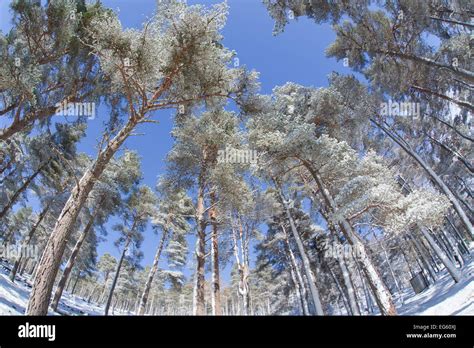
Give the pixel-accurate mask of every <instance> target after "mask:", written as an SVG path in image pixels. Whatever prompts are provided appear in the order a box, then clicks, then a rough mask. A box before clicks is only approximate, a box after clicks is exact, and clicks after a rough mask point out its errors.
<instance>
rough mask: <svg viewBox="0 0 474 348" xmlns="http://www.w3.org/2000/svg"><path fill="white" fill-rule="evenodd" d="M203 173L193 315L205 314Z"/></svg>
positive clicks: (198, 213)
mask: <svg viewBox="0 0 474 348" xmlns="http://www.w3.org/2000/svg"><path fill="white" fill-rule="evenodd" d="M203 176H204V173H201V175H200V177H199V183H198V185H199V188H198V197H197V207H196V213H197V225H198V226H197V228H198V231H197V241H196V274H195V277H196V278H195V285H194V286H195V288H194V296H193V315H204V314H206V312H205V311H206V309H205V298H204V281H205V268H204V266H205V261H206V221H205V218H204V211H205V208H204V177H203Z"/></svg>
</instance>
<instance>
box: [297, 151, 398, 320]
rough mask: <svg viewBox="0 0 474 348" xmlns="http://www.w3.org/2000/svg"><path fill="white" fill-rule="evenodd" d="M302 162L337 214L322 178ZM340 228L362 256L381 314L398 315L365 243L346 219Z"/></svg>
mask: <svg viewBox="0 0 474 348" xmlns="http://www.w3.org/2000/svg"><path fill="white" fill-rule="evenodd" d="M302 162H303V164H304V166H305V167H306V168H307V169H308V171H309V172H310V173H311V175H312V177H313V179H314V180H315V182H316V184H317V185H318V187H319V190H320V191H321V194H322V196H323V199H324V201H325V203H326V205H327V207H328V209H329V211H330V212H332V213H336V212H337V206H336V203H335V202H334V199H333V198H332V196H331V194H330V193H329V191H328V190H327V188H326V186H325V185H324V183H323V181H322V179H321V177H320V176H319V174H318V173H317V172H316V171H315V170H314V169H313V167H312V165H311V163H309V162H307V161H305V160H303V161H302ZM339 226H340V228H341V231H342V232H343V234H344V236H345V237H346V238H347V241H348V243H349V244H350V245H351V246H352V248H354V249H355V250H357V251H358V253H359V255H360V258H359V259H358V260H357V261H358V262H359V264H360V267H361V268H362V271H363V273H364V275H365V276H366V278H367V281H368V284H369V286H370V288H371V289H372V291H373V293H374V296H375V299H376V302H377V305H378V307H379V309H380V313H381V314H382V315H396V314H397V310H396V308H395V305H394V303H393V300H392V296H391V295H390V292H389V291H388V289H387V287H386V286H385V284H384V282H383V280H382V277H381V276H380V274H379V273H378V271H377V269H376V268H375V266H374V264H373V263H372V261H371V260H370V258H369V255H368V253H367V250H366V248H365V245H364V243H363V242H362V241H361V240H360V237H359V236H358V235H357V233H356V232H355V231H354V230H353V228H352V226H351V225H350V223H349V222H348V221H347V220H346V219H344V218H341V220H340V222H339Z"/></svg>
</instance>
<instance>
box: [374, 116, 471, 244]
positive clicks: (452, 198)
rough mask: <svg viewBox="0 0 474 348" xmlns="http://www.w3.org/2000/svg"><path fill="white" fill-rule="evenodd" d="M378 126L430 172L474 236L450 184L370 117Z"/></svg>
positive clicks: (407, 146)
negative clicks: (447, 184)
mask: <svg viewBox="0 0 474 348" xmlns="http://www.w3.org/2000/svg"><path fill="white" fill-rule="evenodd" d="M370 120H371V121H372V122H373V123H374V124H375V125H376V126H377V127H378V128H380V129H381V130H382V131H383V132H384V133H385V134H387V135H388V136H389V137H390V138H391V139H392V140H393V141H395V142H396V143H397V144H398V145H399V146H400V147H401V148H402V149H403V150H404V151H405V152H406V153H407V154H408V155H410V156H411V157H412V158H413V159H414V160H415V161H416V162H418V164H419V165H420V166H421V167H422V168H423V169H424V170H425V171H426V173H428V176H429V177H430V178H431V179H432V180H433V182H435V183H436V185H437V186H438V187H439V189H440V190H441V191H442V192H443V193H444V194H445V195H446V196H447V197H448V199H449V200H450V201H451V203H452V204H453V208H454V210H455V211H456V213H457V214H458V216H459V218H460V219H461V221H462V223H463V224H464V226H465V227H466V229H467V231H468V232H469V234H470V236H471V238H474V229H473V227H472V224H471V222H470V221H469V218H468V217H467V215H466V213H465V212H464V210H463V209H462V207H461V204H460V203H459V200H458V199H457V198H456V197H455V196H454V194H453V193H452V192H451V190H450V189H449V187H448V186H446V184H445V183H444V182H443V180H441V178H440V177H439V176H438V174H436V173H435V171H434V170H433V169H431V167H430V166H429V165H428V164H427V163H426V162H425V161H424V160H423V159H422V158H421V157H420V156H419V155H418V154H417V153H416V152H415V151H414V150H412V149H411V147H410V146H409V145H408V144H407V143H406V142H404V141H403V139H401V138H400V137H399V136H398V135H396V134H393V133H392V132H391V131H390V130H389V129H387V128H386V127H384V126H383V125H382V124H381V123H379V122H377V121H376V120H374V119H370Z"/></svg>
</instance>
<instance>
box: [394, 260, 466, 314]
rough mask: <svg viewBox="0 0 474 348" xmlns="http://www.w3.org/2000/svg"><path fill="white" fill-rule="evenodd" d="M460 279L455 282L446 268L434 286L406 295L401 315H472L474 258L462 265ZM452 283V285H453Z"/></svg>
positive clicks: (400, 311) (400, 309)
mask: <svg viewBox="0 0 474 348" xmlns="http://www.w3.org/2000/svg"><path fill="white" fill-rule="evenodd" d="M462 271H463V272H462V281H461V282H460V283H458V284H455V283H454V281H453V279H452V278H451V277H450V276H449V274H448V272H447V271H446V270H444V271H443V274H442V275H441V277H440V278H439V279H438V281H437V282H436V284H435V285H434V286H431V287H429V288H428V289H426V290H425V291H423V292H421V293H419V294H417V295H415V296H413V295H414V294H413V295H412V296H410V295H409V296H407V297H406V298H407V299H406V300H405V301H404V304H403V306H401V307H400V308H399V313H400V314H402V315H474V259H471V261H470V262H469V264H466V265H464V267H463V270H462ZM453 284H454V285H453Z"/></svg>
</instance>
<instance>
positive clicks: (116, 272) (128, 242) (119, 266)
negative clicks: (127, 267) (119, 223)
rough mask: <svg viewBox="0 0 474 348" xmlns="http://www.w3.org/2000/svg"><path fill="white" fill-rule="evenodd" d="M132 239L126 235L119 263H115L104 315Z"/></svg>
mask: <svg viewBox="0 0 474 348" xmlns="http://www.w3.org/2000/svg"><path fill="white" fill-rule="evenodd" d="M131 240H132V237H131V235H130V234H129V235H128V237H127V241H126V242H125V245H124V247H123V251H122V255H121V256H120V260H119V263H118V264H117V270H116V271H115V276H114V280H113V281H112V285H111V287H110V292H109V297H108V298H107V304H106V305H105V311H104V315H106V316H107V315H109V309H110V304H111V303H112V297H113V296H114V290H115V286H116V285H117V280H118V278H119V275H120V269H121V268H122V263H123V259H124V258H125V254H126V253H127V250H128V246H129V245H130V241H131Z"/></svg>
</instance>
